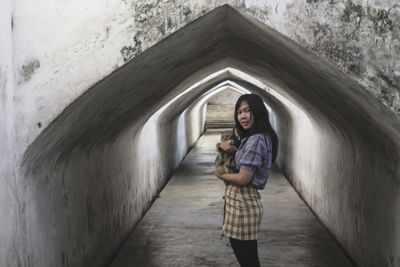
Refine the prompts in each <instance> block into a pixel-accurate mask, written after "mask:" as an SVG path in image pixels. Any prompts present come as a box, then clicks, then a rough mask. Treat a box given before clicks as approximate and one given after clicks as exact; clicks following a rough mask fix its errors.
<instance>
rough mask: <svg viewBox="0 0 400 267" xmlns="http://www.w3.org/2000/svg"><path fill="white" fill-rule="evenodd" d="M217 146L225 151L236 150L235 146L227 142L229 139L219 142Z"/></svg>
mask: <svg viewBox="0 0 400 267" xmlns="http://www.w3.org/2000/svg"><path fill="white" fill-rule="evenodd" d="M219 147H220V148H221V149H222V150H224V151H226V152H234V151H236V147H235V146H233V145H231V144H229V141H222V142H221V143H220V144H219Z"/></svg>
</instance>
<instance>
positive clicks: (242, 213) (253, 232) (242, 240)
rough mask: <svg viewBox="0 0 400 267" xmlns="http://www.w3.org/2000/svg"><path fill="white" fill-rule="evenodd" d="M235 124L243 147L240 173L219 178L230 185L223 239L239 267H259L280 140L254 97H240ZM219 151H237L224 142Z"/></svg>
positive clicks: (238, 154) (238, 157) (239, 153)
mask: <svg viewBox="0 0 400 267" xmlns="http://www.w3.org/2000/svg"><path fill="white" fill-rule="evenodd" d="M235 122H236V129H237V131H238V135H239V139H240V146H239V148H238V149H237V151H236V156H235V161H236V168H237V169H238V170H239V172H238V173H224V174H218V173H217V174H216V175H217V177H218V178H220V179H221V180H223V181H225V182H227V183H228V186H227V189H226V192H225V210H224V223H223V226H222V235H225V236H228V237H229V240H230V243H231V246H232V249H233V252H234V254H235V256H236V258H237V260H238V262H239V263H240V266H242V267H244V266H246V267H247V266H249V267H250V266H251V267H255V266H260V263H259V259H258V251H257V235H258V229H259V226H260V223H261V218H262V215H263V207H262V204H261V196H260V194H259V192H258V190H261V189H264V186H265V184H266V182H267V178H268V174H269V171H270V169H271V164H272V163H273V162H274V161H275V159H276V155H277V148H278V137H277V135H276V133H275V132H274V130H273V129H272V127H271V124H270V122H269V118H268V111H267V109H266V108H265V106H264V103H263V101H262V99H261V98H260V97H259V96H258V95H255V94H247V95H242V96H241V97H239V99H238V101H237V103H236V106H235ZM220 147H221V148H222V149H223V150H225V151H232V150H234V149H235V147H233V146H231V145H230V144H229V143H228V142H221V145H220Z"/></svg>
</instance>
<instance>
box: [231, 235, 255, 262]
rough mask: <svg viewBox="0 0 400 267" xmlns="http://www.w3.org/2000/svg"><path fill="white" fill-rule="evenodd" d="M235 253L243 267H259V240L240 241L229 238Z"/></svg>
mask: <svg viewBox="0 0 400 267" xmlns="http://www.w3.org/2000/svg"><path fill="white" fill-rule="evenodd" d="M229 240H230V242H231V246H232V249H233V253H235V256H236V259H237V260H238V262H239V264H240V266H242V267H259V266H260V261H259V259H258V249H257V240H238V239H233V238H229Z"/></svg>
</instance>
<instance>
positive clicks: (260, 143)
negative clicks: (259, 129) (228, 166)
mask: <svg viewBox="0 0 400 267" xmlns="http://www.w3.org/2000/svg"><path fill="white" fill-rule="evenodd" d="M235 161H236V168H237V169H245V170H248V171H255V172H254V176H253V180H252V181H251V183H252V184H253V185H254V186H256V187H257V188H259V189H264V186H265V184H266V183H267V179H268V174H269V171H270V169H271V164H272V141H271V138H270V137H269V135H267V134H262V133H259V134H254V135H252V136H250V137H246V138H243V140H241V143H240V146H239V148H238V150H237V151H236V156H235Z"/></svg>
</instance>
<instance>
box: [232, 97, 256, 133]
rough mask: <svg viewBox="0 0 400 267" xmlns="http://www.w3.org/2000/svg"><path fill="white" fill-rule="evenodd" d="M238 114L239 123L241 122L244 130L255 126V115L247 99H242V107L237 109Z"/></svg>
mask: <svg viewBox="0 0 400 267" xmlns="http://www.w3.org/2000/svg"><path fill="white" fill-rule="evenodd" d="M236 114H237V118H238V121H239V124H240V126H242V128H243V129H244V130H248V129H250V128H251V127H253V124H254V117H253V114H252V113H251V111H250V107H249V104H247V102H246V101H242V103H241V104H240V107H239V108H238V110H237V111H236Z"/></svg>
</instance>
